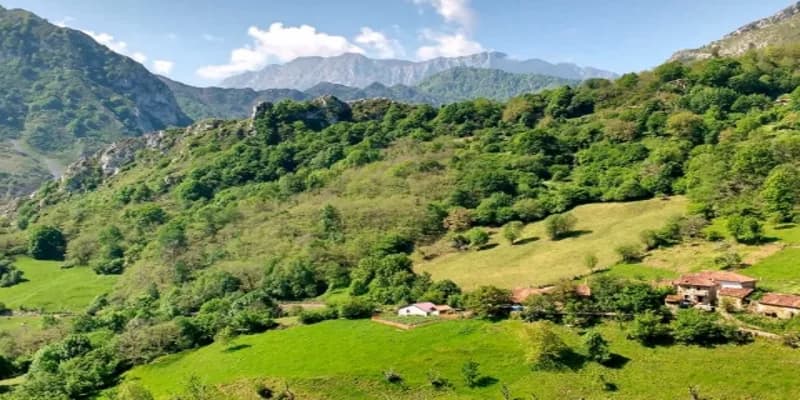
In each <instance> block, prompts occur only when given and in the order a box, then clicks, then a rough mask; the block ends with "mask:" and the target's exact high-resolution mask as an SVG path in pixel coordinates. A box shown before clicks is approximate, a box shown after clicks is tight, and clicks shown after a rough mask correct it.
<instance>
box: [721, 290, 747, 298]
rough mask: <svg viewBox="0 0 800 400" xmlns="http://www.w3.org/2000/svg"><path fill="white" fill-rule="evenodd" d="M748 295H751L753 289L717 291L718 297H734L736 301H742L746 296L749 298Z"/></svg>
mask: <svg viewBox="0 0 800 400" xmlns="http://www.w3.org/2000/svg"><path fill="white" fill-rule="evenodd" d="M750 293H753V289H750V288H741V289H740V288H722V289H720V290H719V295H720V296H728V297H735V298H737V299H744V298H745V297H747V296H750Z"/></svg>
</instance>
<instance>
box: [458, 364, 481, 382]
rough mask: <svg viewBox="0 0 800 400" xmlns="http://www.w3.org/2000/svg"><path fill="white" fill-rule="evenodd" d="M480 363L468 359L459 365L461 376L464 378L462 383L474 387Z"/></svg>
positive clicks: (478, 374) (478, 375)
mask: <svg viewBox="0 0 800 400" xmlns="http://www.w3.org/2000/svg"><path fill="white" fill-rule="evenodd" d="M480 366H481V365H480V364H478V363H477V362H476V361H474V360H469V361H467V362H465V363H464V364H463V365H462V366H461V376H462V377H463V378H464V383H465V384H466V385H467V386H469V387H475V385H476V384H477V383H478V377H480V370H479V368H480Z"/></svg>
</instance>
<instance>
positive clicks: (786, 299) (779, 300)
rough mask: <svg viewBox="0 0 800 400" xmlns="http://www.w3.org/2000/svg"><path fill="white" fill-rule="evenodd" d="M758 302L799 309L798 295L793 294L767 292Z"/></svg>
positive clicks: (799, 298) (799, 300)
mask: <svg viewBox="0 0 800 400" xmlns="http://www.w3.org/2000/svg"><path fill="white" fill-rule="evenodd" d="M759 303H761V304H764V305H768V306H777V307H786V308H797V309H800V296H795V295H793V294H781V293H767V294H765V295H764V297H762V298H761V300H759Z"/></svg>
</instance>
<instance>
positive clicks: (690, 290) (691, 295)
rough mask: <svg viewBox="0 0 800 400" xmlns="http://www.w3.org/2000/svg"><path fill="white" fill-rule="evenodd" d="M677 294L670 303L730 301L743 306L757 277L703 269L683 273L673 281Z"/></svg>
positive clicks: (711, 304) (709, 304) (694, 303)
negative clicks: (691, 272)
mask: <svg viewBox="0 0 800 400" xmlns="http://www.w3.org/2000/svg"><path fill="white" fill-rule="evenodd" d="M672 285H673V287H675V291H676V292H677V294H676V295H673V296H669V297H668V298H667V302H668V303H675V302H683V303H688V304H691V305H698V304H699V305H703V306H715V305H717V304H719V303H720V302H721V301H723V300H724V301H729V302H732V304H733V305H734V306H736V307H739V308H741V307H743V305H744V301H745V299H746V298H747V296H749V295H750V293H752V292H753V290H754V289H755V287H756V279H755V278H751V277H749V276H745V275H742V274H737V273H735V272H730V271H703V272H697V273H693V274H687V275H683V276H681V277H680V278H678V279H676V280H674V281H673V282H672Z"/></svg>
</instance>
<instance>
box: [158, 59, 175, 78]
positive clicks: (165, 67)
mask: <svg viewBox="0 0 800 400" xmlns="http://www.w3.org/2000/svg"><path fill="white" fill-rule="evenodd" d="M174 66H175V63H174V62H172V61H167V60H153V72H155V73H157V74H160V75H169V73H170V72H172V67H174Z"/></svg>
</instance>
